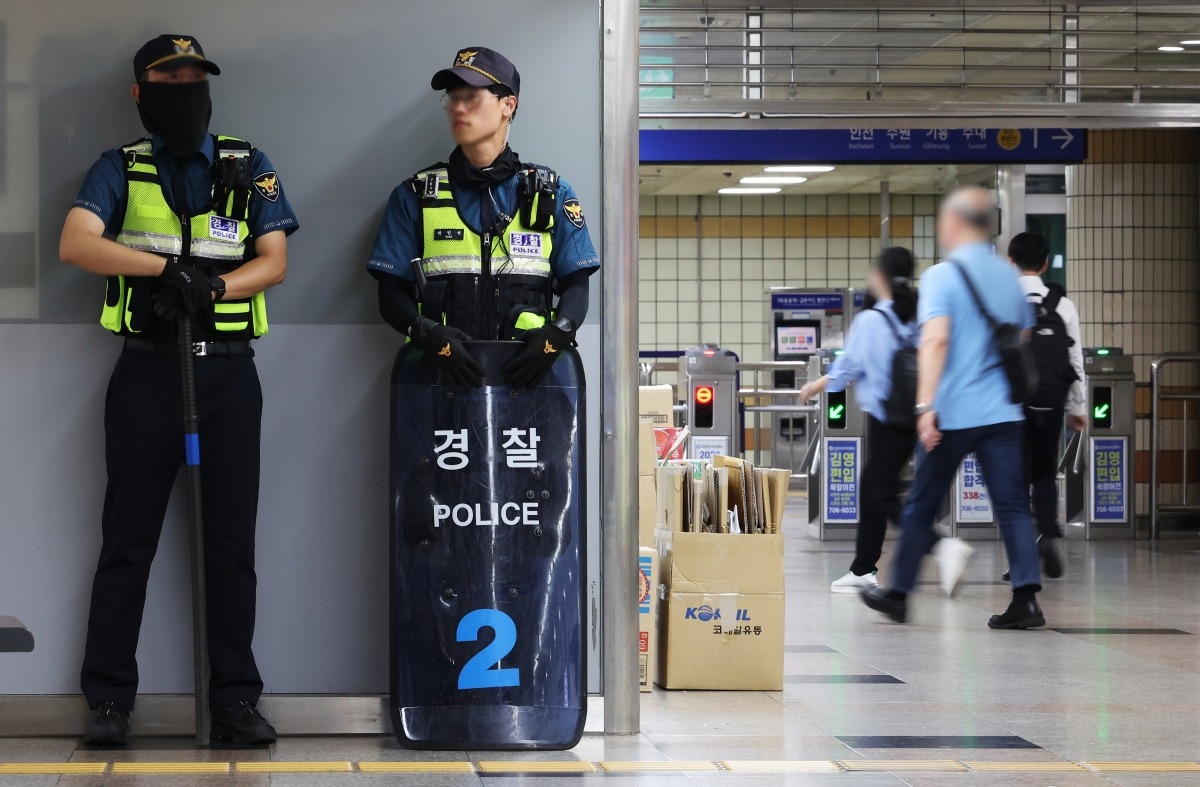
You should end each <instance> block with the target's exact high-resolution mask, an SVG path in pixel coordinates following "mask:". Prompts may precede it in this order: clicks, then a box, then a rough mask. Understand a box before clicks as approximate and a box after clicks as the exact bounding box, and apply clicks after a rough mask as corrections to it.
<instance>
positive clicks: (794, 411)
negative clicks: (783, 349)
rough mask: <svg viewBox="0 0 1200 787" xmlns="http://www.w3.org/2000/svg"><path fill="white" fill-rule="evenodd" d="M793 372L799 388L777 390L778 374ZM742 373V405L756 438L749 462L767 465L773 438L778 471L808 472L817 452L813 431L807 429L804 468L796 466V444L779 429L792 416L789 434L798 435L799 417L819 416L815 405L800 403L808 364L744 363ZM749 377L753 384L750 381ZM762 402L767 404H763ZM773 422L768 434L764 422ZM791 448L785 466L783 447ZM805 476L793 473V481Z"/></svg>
mask: <svg viewBox="0 0 1200 787" xmlns="http://www.w3.org/2000/svg"><path fill="white" fill-rule="evenodd" d="M788 371H790V372H792V373H793V374H794V375H795V380H796V385H797V387H796V388H776V387H775V374H776V373H777V372H788ZM738 373H739V375H740V376H741V380H742V385H741V387H740V388H738V402H739V403H741V409H742V412H743V413H744V414H745V415H747V416H749V417H750V419H751V429H752V430H753V434H754V451H753V458H752V459H751V457H750V454H751V452H750V450H749V449H745V450H744V451H743V454H744V455H745V458H747V459H750V460H751V461H752V462H754V464H756V465H762V464H764V461H763V454H764V450H765V449H764V448H763V443H764V437H765V436H766V435H769V436H770V437H769V440H770V444H771V449H770V450H771V463H772V464H773V465H775V466H776V467H780V466H784V467H790V468H796V467H803V468H807V467H808V466H809V463H810V462H811V456H810V454H811V453H812V452H813V451H815V450H816V449H815V447H814V446H815V445H816V443H815V442H814V441H813V439H812V438H813V435H812V434H811V430H809V429H808V428H807V427H806V428H805V430H804V437H805V445H804V456H803V459H802V460H801V462H800V464H796V461H795V460H796V442H797V441H796V440H792V439H788V440H786V441H785V440H784V439H783V437H782V432H783V430H782V428H779V429H776V428H774V427H775V426H778V424H777V423H776V422H775V419H776V418H782V417H788V416H790V417H791V419H792V422H791V424H790V429H789V432H790V433H791V434H795V432H796V429H795V424H794V421H795V419H796V418H797V417H798V416H803V417H804V418H805V420H806V421H807V418H808V414H809V413H813V412H816V410H817V408H816V406H815V405H811V404H808V403H807V402H802V401H800V390H799V386H800V384H801V381H802V380H805V379H807V376H808V364H807V363H806V362H804V361H759V362H742V363H739V364H738ZM764 375H765V376H767V378H768V379H767V381H766V383H765V384H764V381H763V376H764ZM747 377H748V378H749V380H747ZM761 400H766V403H763V402H762V401H761ZM764 417H766V418H769V419H770V420H769V421H768V423H767V425H766V429H765V431H764V428H763V419H764ZM784 443H786V445H787V463H786V464H782V463H781V459H782V456H783V454H782V451H781V445H782V444H784ZM805 475H806V474H805V473H796V472H793V473H792V478H793V479H796V478H800V477H804V476H805Z"/></svg>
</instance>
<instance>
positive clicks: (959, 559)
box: [933, 538, 975, 598]
mask: <svg viewBox="0 0 1200 787" xmlns="http://www.w3.org/2000/svg"><path fill="white" fill-rule="evenodd" d="M973 554H975V550H974V549H972V548H971V547H969V546H967V542H966V541H963V540H962V539H961V538H943V539H941V540H939V541H938V542H937V543H936V544H934V546H933V559H934V560H935V561H936V562H937V567H938V578H939V580H940V581H941V586H942V590H943V591H944V592H945V594H946V595H947V596H949V597H950V598H954V596H955V595H956V594H957V593H958V589H959V587H960V586H961V585H962V581H963V577H964V576H965V575H966V573H967V563H968V562H970V560H971V555H973Z"/></svg>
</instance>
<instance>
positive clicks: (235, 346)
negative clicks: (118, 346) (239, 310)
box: [125, 339, 254, 358]
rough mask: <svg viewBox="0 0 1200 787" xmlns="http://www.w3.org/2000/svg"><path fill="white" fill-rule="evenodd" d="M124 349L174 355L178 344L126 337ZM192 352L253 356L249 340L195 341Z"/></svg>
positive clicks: (210, 354) (204, 355) (219, 355)
mask: <svg viewBox="0 0 1200 787" xmlns="http://www.w3.org/2000/svg"><path fill="white" fill-rule="evenodd" d="M125 349H127V350H138V351H139V352H152V353H158V354H159V355H176V354H178V353H179V345H178V344H165V343H161V342H146V341H142V340H141V339H126V340H125ZM192 354H193V355H195V356H196V357H197V358H206V357H210V356H214V355H215V356H218V357H226V358H227V357H229V356H235V355H236V356H240V357H245V358H253V357H254V348H253V347H251V346H250V342H196V343H194V344H193V345H192Z"/></svg>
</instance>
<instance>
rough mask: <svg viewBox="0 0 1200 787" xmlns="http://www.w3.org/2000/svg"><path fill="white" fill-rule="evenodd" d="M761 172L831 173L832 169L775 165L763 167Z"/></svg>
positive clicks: (797, 165) (818, 166) (823, 166)
mask: <svg viewBox="0 0 1200 787" xmlns="http://www.w3.org/2000/svg"><path fill="white" fill-rule="evenodd" d="M763 172H833V167H830V166H828V165H826V164H776V165H775V166H773V167H763Z"/></svg>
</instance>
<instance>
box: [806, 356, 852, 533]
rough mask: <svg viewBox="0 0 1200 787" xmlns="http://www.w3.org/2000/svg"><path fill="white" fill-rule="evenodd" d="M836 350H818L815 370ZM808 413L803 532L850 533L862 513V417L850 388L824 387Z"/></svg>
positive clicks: (831, 359) (818, 371)
mask: <svg viewBox="0 0 1200 787" xmlns="http://www.w3.org/2000/svg"><path fill="white" fill-rule="evenodd" d="M837 355H838V351H837V350H818V352H817V355H816V356H815V357H814V358H813V359H812V361H811V363H813V364H815V365H816V373H815V376H820V375H821V374H824V373H825V372H826V371H828V369H829V366H830V365H831V364H832V363H833V362H834V360H835V359H836V358H837ZM818 404H819V406H818V408H817V411H816V412H815V413H813V414H812V415H811V416H810V418H809V423H810V424H811V427H812V429H813V435H814V437H813V439H814V442H815V446H813V447H811V448H810V452H809V453H808V455H807V458H808V467H807V471H808V536H809V538H817V539H820V540H821V541H837V540H843V539H853V538H854V537H855V534H856V533H857V531H858V522H859V519H860V518H861V516H862V470H863V466H864V465H865V464H866V461H867V441H866V434H867V433H866V426H867V419H866V418H865V417H864V416H863V412H862V410H861V409H859V407H858V403H857V402H856V401H855V398H854V394H853V392H852V391H848V390H847V391H839V392H837V393H833V392H829V391H826V392H824V393H822V394H821V396H820V398H819V399H818Z"/></svg>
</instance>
